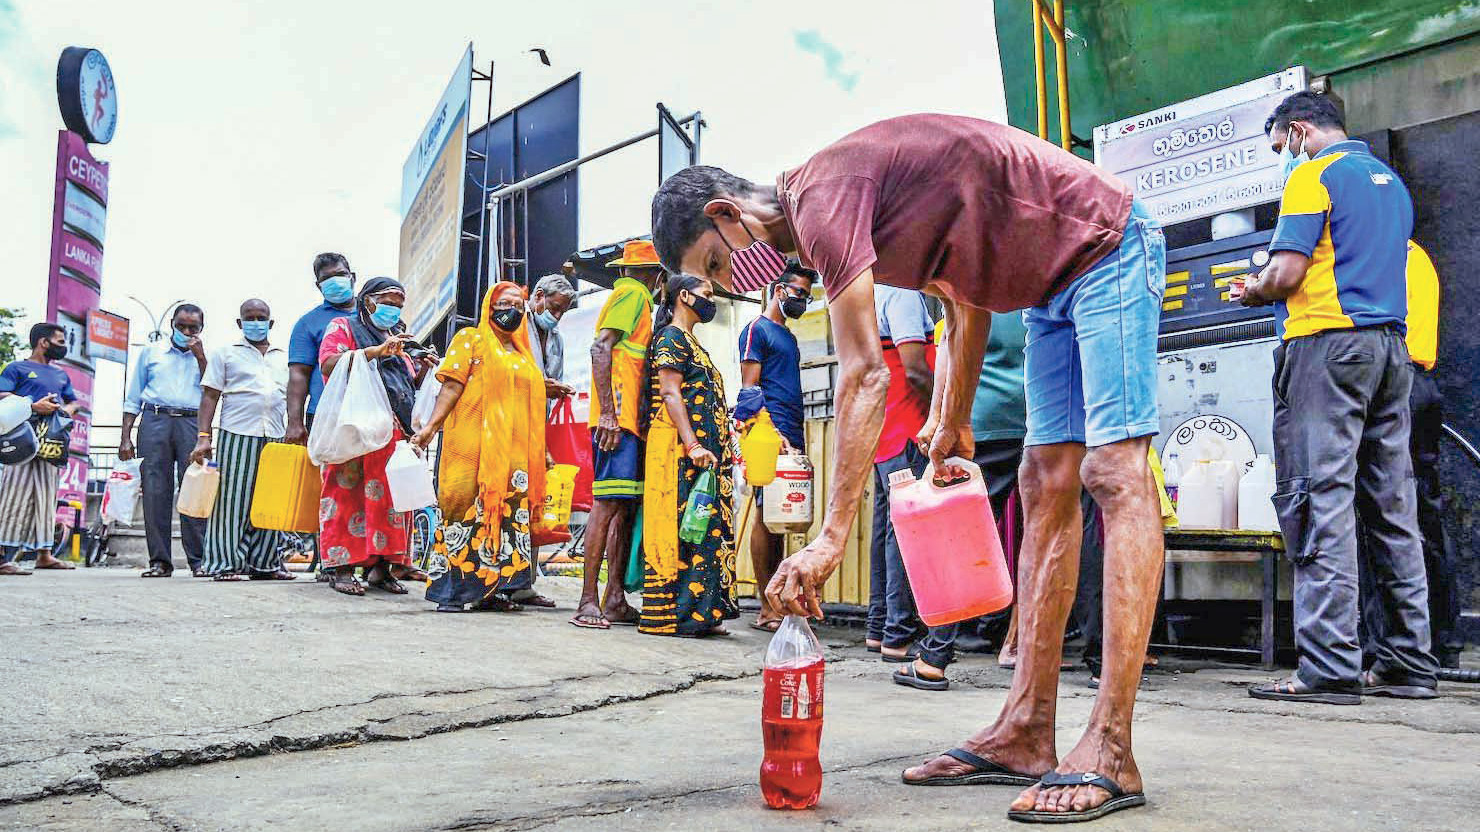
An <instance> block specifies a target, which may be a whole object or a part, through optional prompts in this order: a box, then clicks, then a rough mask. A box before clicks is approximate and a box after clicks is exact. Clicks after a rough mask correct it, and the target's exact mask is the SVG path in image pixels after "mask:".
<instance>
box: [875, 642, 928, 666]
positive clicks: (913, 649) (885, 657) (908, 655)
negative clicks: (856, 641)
mask: <svg viewBox="0 0 1480 832" xmlns="http://www.w3.org/2000/svg"><path fill="white" fill-rule="evenodd" d="M919 657H920V645H918V644H911V645H910V646H909V647H907V648H905V651H904V655H903V656H891V655H889V654H888V653H885V652H884V649H883V648H882V647H880V648H879V660H880V661H882V662H884V663H885V664H905V663H907V662H912V661H914V660H915V659H917V658H919Z"/></svg>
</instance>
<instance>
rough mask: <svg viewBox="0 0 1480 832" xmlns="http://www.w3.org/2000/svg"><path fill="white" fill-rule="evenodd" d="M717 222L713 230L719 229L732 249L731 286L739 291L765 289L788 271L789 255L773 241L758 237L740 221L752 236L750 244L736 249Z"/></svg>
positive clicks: (726, 243) (742, 226)
mask: <svg viewBox="0 0 1480 832" xmlns="http://www.w3.org/2000/svg"><path fill="white" fill-rule="evenodd" d="M709 224H710V225H714V230H715V231H717V232H719V238H720V239H721V240H724V242H725V246H727V247H728V248H729V249H730V280H731V284H732V286H731V288H733V289H734V290H735V291H736V292H754V291H755V290H756V289H764V288H765V287H766V286H769V285H770V284H772V283H775V282H776V281H777V280H779V279H781V276H782V275H783V274H786V258H785V257H782V256H781V252H779V251H777V250H776V247H775V246H773V245H771V244H770V243H767V242H763V241H761V240H757V239H756V238H755V235H754V234H751V233H750V229H749V228H746V227H745V223H740V227H741V228H745V233H746V234H747V235H748V236H749V237H750V245H748V246H746V247H745V248H742V249H739V250H737V249H736V248H735V247H734V246H731V245H730V241H729V240H725V235H724V232H722V231H720V230H719V226H718V225H715V224H714V221H713V220H710V221H709Z"/></svg>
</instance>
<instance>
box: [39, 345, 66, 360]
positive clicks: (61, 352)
mask: <svg viewBox="0 0 1480 832" xmlns="http://www.w3.org/2000/svg"><path fill="white" fill-rule="evenodd" d="M44 354H45V355H46V360H47V361H61V360H62V359H63V358H66V357H67V345H66V344H52V345H51V346H48V347H47V348H46V352H45V353H44Z"/></svg>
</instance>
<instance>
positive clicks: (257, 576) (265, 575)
mask: <svg viewBox="0 0 1480 832" xmlns="http://www.w3.org/2000/svg"><path fill="white" fill-rule="evenodd" d="M249 580H253V581H296V580H298V576H297V575H294V574H293V573H292V572H289V571H288V570H286V569H283V568H281V567H279V568H278V569H276V570H274V571H272V572H253V573H252V574H251V576H250V578H249Z"/></svg>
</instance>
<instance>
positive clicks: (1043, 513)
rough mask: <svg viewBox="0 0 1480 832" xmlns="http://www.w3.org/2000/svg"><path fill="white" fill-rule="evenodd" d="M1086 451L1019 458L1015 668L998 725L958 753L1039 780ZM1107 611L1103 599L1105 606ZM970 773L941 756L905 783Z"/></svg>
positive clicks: (1048, 740) (1073, 571)
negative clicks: (1021, 527)
mask: <svg viewBox="0 0 1480 832" xmlns="http://www.w3.org/2000/svg"><path fill="white" fill-rule="evenodd" d="M1083 460H1084V446H1083V445H1078V444H1074V443H1063V444H1058V445H1037V446H1034V447H1030V448H1028V449H1027V450H1026V451H1025V452H1024V454H1023V464H1022V467H1021V469H1020V474H1019V478H1018V482H1019V488H1020V489H1021V493H1022V497H1023V512H1024V514H1025V516H1026V529H1025V535H1024V538H1023V548H1022V562H1021V565H1020V566H1019V569H1018V599H1017V600H1018V609H1019V614H1018V632H1019V639H1018V660H1017V670H1016V671H1015V672H1014V673H1013V676H1012V689H1011V690H1010V691H1009V692H1008V694H1007V701H1006V702H1005V703H1003V705H1002V713H1001V714H1000V715H998V717H997V721H996V722H994V723H992V724H991V725H989V726H987V727H986V728H983V729H982V730H980V731H978V732H977V733H976V734H975V735H973V736H972V737H971V739H969V740H967V741H965V742H963V743H961V747H962V748H964V749H966V750H967V751H970V752H971V753H973V754H975V755H977V756H979V757H985V758H986V759H988V760H991V761H992V762H994V763H996V764H998V765H1000V766H1003V767H1005V768H1007V769H1009V770H1011V771H1016V772H1021V773H1024V774H1031V775H1034V776H1037V775H1040V774H1044V773H1046V772H1048V771H1049V770H1051V769H1052V768H1053V767H1054V764H1055V763H1056V762H1057V760H1058V757H1057V755H1056V753H1055V750H1054V716H1055V706H1056V700H1057V698H1058V685H1059V663H1060V661H1061V659H1062V658H1063V654H1064V625H1065V623H1067V622H1068V620H1069V608H1070V607H1072V606H1073V604H1074V589H1075V585H1076V582H1077V580H1076V579H1077V578H1078V572H1079V544H1080V537H1081V534H1082V532H1083V521H1082V520H1081V518H1080V513H1079V491H1080V480H1079V469H1080V465H1081V463H1082V462H1083ZM1107 608H1108V599H1107ZM972 770H973V769H972V767H971V766H969V765H967V764H965V763H963V762H961V761H959V760H957V759H956V758H954V757H947V756H945V755H941V756H940V757H937V758H935V759H934V760H931V761H930V762H928V763H926V764H925V765H923V766H917V767H915V768H912V769H909V770H908V771H906V772H905V773H904V777H905V780H906V781H912V780H924V779H927V778H932V777H949V776H953V775H960V774H967V773H970V772H971V771H972Z"/></svg>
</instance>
